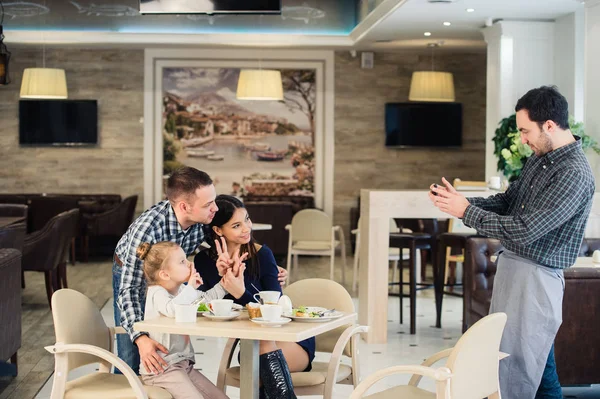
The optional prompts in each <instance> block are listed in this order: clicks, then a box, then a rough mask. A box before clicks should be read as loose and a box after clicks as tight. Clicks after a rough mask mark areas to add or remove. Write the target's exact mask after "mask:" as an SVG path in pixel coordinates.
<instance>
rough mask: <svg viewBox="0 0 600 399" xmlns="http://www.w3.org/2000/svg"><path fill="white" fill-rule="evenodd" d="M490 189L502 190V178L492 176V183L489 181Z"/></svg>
mask: <svg viewBox="0 0 600 399" xmlns="http://www.w3.org/2000/svg"><path fill="white" fill-rule="evenodd" d="M488 184H489V187H490V188H493V189H496V190H499V189H500V188H502V180H501V179H500V176H491V177H490V181H489V183H488Z"/></svg>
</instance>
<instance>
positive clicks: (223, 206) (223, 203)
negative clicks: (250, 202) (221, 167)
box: [209, 194, 260, 278]
mask: <svg viewBox="0 0 600 399" xmlns="http://www.w3.org/2000/svg"><path fill="white" fill-rule="evenodd" d="M215 203H216V204H217V207H219V210H218V211H217V213H215V217H214V218H213V220H212V222H211V223H210V227H211V229H210V231H211V234H212V243H211V247H210V249H209V254H210V257H211V258H212V259H214V260H217V258H218V257H219V255H218V254H217V248H216V245H215V244H214V243H215V240H219V242H220V238H219V236H218V235H217V233H215V231H214V230H213V229H212V227H215V226H216V227H219V228H222V227H223V226H224V225H225V224H226V223H227V222H229V221H230V220H231V218H232V217H233V214H234V213H235V211H236V210H237V209H240V208H243V209H246V207H245V206H244V203H243V202H242V201H240V200H239V199H238V198H236V197H234V196H232V195H224V194H221V195H218V196H217V198H216V199H215ZM255 244H256V241H254V237H253V236H252V232H250V241H249V242H248V244H244V245H242V246H241V247H240V256H242V254H243V253H245V252H248V258H247V259H246V261H245V263H246V274H247V275H248V276H251V277H253V278H258V277H259V269H260V263H259V261H258V257H257V256H256V245H255Z"/></svg>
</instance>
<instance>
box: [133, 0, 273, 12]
mask: <svg viewBox="0 0 600 399" xmlns="http://www.w3.org/2000/svg"><path fill="white" fill-rule="evenodd" d="M140 14H281V0H140Z"/></svg>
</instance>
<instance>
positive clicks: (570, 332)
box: [463, 238, 600, 385]
mask: <svg viewBox="0 0 600 399" xmlns="http://www.w3.org/2000/svg"><path fill="white" fill-rule="evenodd" d="M501 249H502V246H501V245H500V242H499V241H498V240H494V239H489V238H470V239H468V240H467V246H466V254H465V264H464V267H465V272H464V289H465V296H464V308H463V311H464V314H463V330H466V329H467V328H468V327H470V326H471V325H473V324H474V323H475V322H476V321H477V320H479V319H481V318H482V317H484V316H486V315H487V314H488V311H489V308H490V301H491V298H492V289H493V286H494V276H495V275H496V264H495V263H494V262H492V260H491V259H490V256H491V255H493V254H495V253H496V252H498V251H499V250H501ZM597 249H600V239H597V238H594V239H591V238H590V239H585V240H584V242H583V244H582V246H581V250H580V253H579V256H591V254H592V253H593V251H594V250H597ZM564 275H565V293H564V300H563V322H562V325H561V327H560V330H559V331H558V335H557V336H556V340H555V356H556V367H557V371H558V375H559V378H560V382H561V384H562V385H582V384H597V383H600V368H598V367H595V366H596V365H598V364H600V340H599V339H598V327H597V326H598V322H599V320H600V295H598V292H600V268H570V269H567V270H565V272H564Z"/></svg>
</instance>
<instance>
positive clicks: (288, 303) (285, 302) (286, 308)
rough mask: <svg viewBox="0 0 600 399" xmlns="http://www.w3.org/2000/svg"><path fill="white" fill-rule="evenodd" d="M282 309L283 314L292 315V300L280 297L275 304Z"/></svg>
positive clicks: (287, 297)
mask: <svg viewBox="0 0 600 399" xmlns="http://www.w3.org/2000/svg"><path fill="white" fill-rule="evenodd" d="M277 304H278V305H279V306H281V308H282V309H283V313H292V300H291V299H290V297H289V296H287V295H282V296H281V298H279V302H278V303H277Z"/></svg>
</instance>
